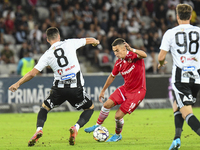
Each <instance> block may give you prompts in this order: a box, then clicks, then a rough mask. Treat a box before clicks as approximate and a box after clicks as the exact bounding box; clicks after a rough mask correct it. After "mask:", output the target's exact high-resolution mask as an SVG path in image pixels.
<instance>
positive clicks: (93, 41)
mask: <svg viewBox="0 0 200 150" xmlns="http://www.w3.org/2000/svg"><path fill="white" fill-rule="evenodd" d="M99 43H100V42H99V40H96V39H95V38H86V45H87V44H92V46H97V45H98V44H99Z"/></svg>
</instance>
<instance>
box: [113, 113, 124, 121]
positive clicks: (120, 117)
mask: <svg viewBox="0 0 200 150" xmlns="http://www.w3.org/2000/svg"><path fill="white" fill-rule="evenodd" d="M122 118H123V117H122V116H121V115H118V114H115V119H117V120H120V119H122Z"/></svg>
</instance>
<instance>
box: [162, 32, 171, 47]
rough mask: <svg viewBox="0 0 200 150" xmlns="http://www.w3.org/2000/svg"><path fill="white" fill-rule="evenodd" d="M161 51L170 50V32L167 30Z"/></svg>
mask: <svg viewBox="0 0 200 150" xmlns="http://www.w3.org/2000/svg"><path fill="white" fill-rule="evenodd" d="M160 49H162V50H164V51H169V50H170V30H167V31H166V32H165V34H164V35H163V38H162V42H161V45H160Z"/></svg>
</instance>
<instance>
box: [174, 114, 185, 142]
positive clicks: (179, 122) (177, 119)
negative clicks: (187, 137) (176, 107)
mask: <svg viewBox="0 0 200 150" xmlns="http://www.w3.org/2000/svg"><path fill="white" fill-rule="evenodd" d="M183 123H184V119H183V117H182V114H181V112H180V111H176V112H174V124H175V128H176V130H175V137H174V140H175V139H177V138H180V137H181V133H182V127H183Z"/></svg>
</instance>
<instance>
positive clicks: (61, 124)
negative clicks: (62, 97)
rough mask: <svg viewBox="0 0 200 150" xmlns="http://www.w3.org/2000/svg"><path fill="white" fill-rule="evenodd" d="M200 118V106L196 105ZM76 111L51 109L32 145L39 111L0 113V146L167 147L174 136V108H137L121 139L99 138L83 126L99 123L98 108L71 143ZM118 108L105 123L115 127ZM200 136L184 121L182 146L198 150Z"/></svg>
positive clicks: (17, 149)
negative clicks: (37, 137) (72, 143)
mask: <svg viewBox="0 0 200 150" xmlns="http://www.w3.org/2000/svg"><path fill="white" fill-rule="evenodd" d="M193 111H194V114H195V115H196V116H197V118H199V119H200V108H194V110H193ZM80 113H81V112H80V111H77V112H50V113H49V114H48V118H47V121H46V123H45V126H44V129H43V132H44V134H43V137H42V138H40V139H39V141H38V142H37V143H36V145H35V146H33V147H28V141H29V139H30V138H31V137H32V135H33V134H34V133H35V130H36V127H35V126H36V119H37V114H34V113H29V114H25V113H23V114H0V150H45V149H46V150H47V149H48V150H64V149H70V150H168V148H169V146H170V144H171V142H172V139H173V137H174V130H175V129H174V123H173V122H174V121H173V120H174V119H173V112H172V109H137V110H136V111H135V112H133V113H132V114H131V115H126V116H125V117H124V121H125V124H124V127H123V131H122V140H121V141H118V142H114V143H106V142H96V141H95V140H94V139H93V134H92V133H90V134H88V133H85V132H84V130H83V129H84V128H85V127H89V126H92V125H94V124H95V123H96V120H97V117H98V115H99V111H95V112H94V114H93V116H92V118H91V119H90V121H89V122H88V123H87V124H86V125H85V126H84V127H83V128H81V129H80V130H79V133H78V136H77V138H76V144H75V145H74V146H70V145H69V143H68V138H69V131H68V130H69V128H70V127H71V126H72V125H74V124H75V122H76V121H77V120H78V118H79V115H80ZM114 115H115V110H112V111H110V114H109V116H108V118H107V119H106V120H105V122H104V124H103V126H105V127H106V128H107V129H108V130H109V133H110V134H113V133H114V131H115V121H114ZM199 149H200V138H199V136H198V135H197V134H196V133H194V132H193V131H192V130H191V129H190V127H189V126H188V125H187V123H186V122H184V128H183V132H182V138H181V148H180V150H199Z"/></svg>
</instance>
